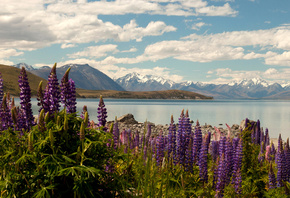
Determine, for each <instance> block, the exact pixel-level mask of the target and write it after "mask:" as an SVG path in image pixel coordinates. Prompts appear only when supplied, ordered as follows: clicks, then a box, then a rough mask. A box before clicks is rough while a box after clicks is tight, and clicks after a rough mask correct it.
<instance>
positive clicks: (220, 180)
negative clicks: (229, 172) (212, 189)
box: [215, 154, 226, 198]
mask: <svg viewBox="0 0 290 198" xmlns="http://www.w3.org/2000/svg"><path fill="white" fill-rule="evenodd" d="M225 173H226V162H225V155H224V154H222V157H221V158H220V160H219V164H218V168H217V183H216V194H215V197H218V198H219V197H223V194H224V188H225V182H226V175H225Z"/></svg>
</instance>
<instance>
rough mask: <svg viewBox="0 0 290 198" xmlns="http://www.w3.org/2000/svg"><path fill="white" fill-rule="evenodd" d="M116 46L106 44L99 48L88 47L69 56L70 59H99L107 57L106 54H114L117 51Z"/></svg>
mask: <svg viewBox="0 0 290 198" xmlns="http://www.w3.org/2000/svg"><path fill="white" fill-rule="evenodd" d="M117 47H118V46H117V45H113V44H108V45H100V46H90V47H87V48H85V49H84V50H83V51H80V52H76V53H73V54H69V55H68V57H70V58H78V57H94V58H100V57H104V56H107V53H108V52H112V53H116V52H118V51H119V50H118V49H117Z"/></svg>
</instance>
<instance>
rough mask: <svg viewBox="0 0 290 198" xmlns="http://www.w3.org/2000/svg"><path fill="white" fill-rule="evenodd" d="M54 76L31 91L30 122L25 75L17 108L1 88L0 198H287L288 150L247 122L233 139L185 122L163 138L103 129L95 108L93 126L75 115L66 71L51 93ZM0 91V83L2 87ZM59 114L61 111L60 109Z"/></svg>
mask: <svg viewBox="0 0 290 198" xmlns="http://www.w3.org/2000/svg"><path fill="white" fill-rule="evenodd" d="M55 70H56V67H55V66H54V67H53V68H52V70H51V73H50V75H49V78H48V83H47V85H46V88H45V89H44V90H42V84H41V83H40V86H39V89H38V100H39V104H38V105H39V107H40V109H39V115H38V117H37V119H34V117H33V115H32V110H31V103H30V97H31V92H30V86H29V83H28V79H27V75H26V71H25V69H22V70H21V73H20V76H19V87H20V100H21V102H20V107H15V105H14V101H13V98H10V97H9V94H3V92H2V87H3V82H2V79H1V78H0V100H1V101H0V102H1V108H0V118H1V119H0V122H1V123H0V128H1V130H0V131H1V132H0V133H1V134H0V144H1V147H0V193H1V194H0V196H1V197H288V196H289V188H290V184H289V179H290V172H289V170H290V168H289V165H290V161H289V160H290V153H289V151H290V150H289V141H288V140H287V141H286V143H285V142H284V143H283V141H282V139H281V137H279V140H278V147H277V148H275V146H274V145H273V144H272V143H270V140H269V139H270V137H269V133H268V131H267V129H266V130H265V132H264V131H263V130H262V129H261V127H260V123H259V121H257V122H250V121H249V120H247V119H246V128H245V129H244V130H243V131H241V133H240V134H239V136H238V137H232V136H231V133H230V131H229V133H228V135H226V136H223V135H222V134H220V132H219V131H218V129H217V131H216V133H215V134H211V133H208V134H205V135H202V134H201V130H200V126H199V124H198V122H197V124H196V126H192V125H191V124H190V122H189V120H190V119H189V115H188V112H184V111H182V112H181V115H180V117H179V119H178V125H177V124H176V123H175V122H174V120H173V117H172V121H171V123H170V127H169V131H166V132H165V131H164V132H162V131H161V132H160V134H158V135H153V134H151V127H150V125H149V124H148V125H147V127H146V129H145V131H142V132H135V131H134V132H133V131H131V130H130V129H126V130H123V131H121V132H120V131H119V129H118V123H117V121H115V123H113V124H112V125H111V126H109V128H107V126H106V117H107V112H106V108H105V104H104V101H103V99H102V97H101V98H100V103H99V106H98V107H96V108H97V111H98V121H97V123H95V122H93V121H90V120H89V115H88V113H87V111H86V107H84V109H83V112H81V113H80V114H78V113H77V112H76V108H75V105H76V97H75V95H76V93H75V85H74V82H73V81H72V80H69V78H68V76H69V70H68V71H67V72H66V74H65V75H64V76H63V78H62V80H61V84H60V85H59V84H58V80H57V76H56V72H55ZM4 83H5V82H4ZM60 104H62V105H63V107H64V108H63V110H61V108H60Z"/></svg>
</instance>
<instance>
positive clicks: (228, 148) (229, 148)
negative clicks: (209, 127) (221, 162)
mask: <svg viewBox="0 0 290 198" xmlns="http://www.w3.org/2000/svg"><path fill="white" fill-rule="evenodd" d="M225 162H226V170H225V171H226V177H225V182H226V185H227V184H229V183H230V178H231V176H232V173H233V145H232V140H231V139H230V138H227V140H226V143H225Z"/></svg>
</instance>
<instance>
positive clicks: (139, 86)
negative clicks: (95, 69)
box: [115, 73, 290, 99]
mask: <svg viewBox="0 0 290 198" xmlns="http://www.w3.org/2000/svg"><path fill="white" fill-rule="evenodd" d="M115 81H116V82H117V83H118V84H119V85H121V86H122V87H123V88H124V89H126V90H128V91H155V90H170V89H178V90H185V91H193V92H196V93H200V94H203V95H207V96H212V97H214V98H220V99H221V98H223V99H246V98H247V99H257V98H273V99H274V98H277V99H278V98H279V99H287V98H290V97H289V96H290V86H289V85H290V84H279V83H269V82H267V81H266V80H263V79H260V78H253V79H244V80H242V81H235V82H231V83H228V84H209V83H202V82H193V81H187V82H182V83H175V82H173V81H172V80H166V79H164V78H162V77H159V76H154V75H140V74H137V73H131V74H127V75H126V76H123V77H121V78H118V79H115ZM288 92H289V94H288Z"/></svg>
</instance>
